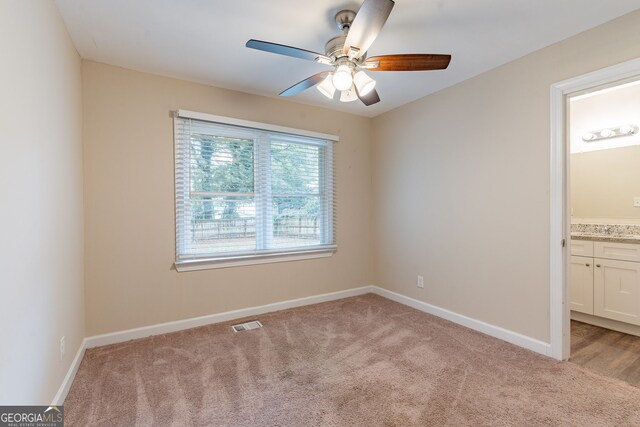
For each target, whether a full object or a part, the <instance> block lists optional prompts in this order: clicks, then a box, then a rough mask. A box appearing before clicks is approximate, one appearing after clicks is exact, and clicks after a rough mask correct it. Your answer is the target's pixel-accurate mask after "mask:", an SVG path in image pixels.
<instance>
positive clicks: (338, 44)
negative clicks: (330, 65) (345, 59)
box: [324, 34, 347, 58]
mask: <svg viewBox="0 0 640 427" xmlns="http://www.w3.org/2000/svg"><path fill="white" fill-rule="evenodd" d="M346 40H347V36H346V34H343V35H340V36H337V37H334V38H332V39H331V40H329V41H328V42H327V44H325V45H324V51H325V53H326V55H327V56H328V57H330V58H339V57H340V56H345V55H344V52H343V48H344V42H345V41H346Z"/></svg>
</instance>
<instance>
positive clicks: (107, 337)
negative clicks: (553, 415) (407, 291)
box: [53, 286, 550, 405]
mask: <svg viewBox="0 0 640 427" xmlns="http://www.w3.org/2000/svg"><path fill="white" fill-rule="evenodd" d="M366 293H374V294H377V295H380V296H382V297H384V298H387V299H390V300H392V301H395V302H398V303H400V304H404V305H406V306H409V307H412V308H415V309H417V310H420V311H423V312H425V313H429V314H432V315H434V316H438V317H441V318H443V319H446V320H449V321H451V322H453V323H457V324H459V325H462V326H465V327H467V328H470V329H474V330H476V331H478V332H482V333H484V334H487V335H490V336H492V337H495V338H498V339H501V340H503V341H506V342H509V343H511V344H515V345H517V346H520V347H524V348H526V349H529V350H532V351H535V352H537V353H541V354H544V355H549V354H550V345H549V343H546V342H542V341H539V340H536V339H534V338H531V337H528V336H526V335H522V334H519V333H517V332H513V331H510V330H508V329H504V328H501V327H499V326H494V325H491V324H489V323H485V322H482V321H480V320H476V319H472V318H470V317H467V316H463V315H462V314H458V313H454V312H453V311H449V310H446V309H444V308H440V307H436V306H434V305H431V304H427V303H426V302H422V301H419V300H417V299H414V298H410V297H407V296H404V295H401V294H398V293H396V292H392V291H389V290H387V289H383V288H380V287H378V286H363V287H360V288H353V289H347V290H344V291H338V292H331V293H327V294H320V295H314V296H310V297H305V298H298V299H293V300H288V301H281V302H276V303H273V304H267V305H261V306H258V307H249V308H243V309H239V310H233V311H227V312H224V313H217V314H211V315H207V316H201V317H194V318H191V319H184V320H176V321H173V322H166V323H160V324H157V325H150V326H143V327H141V328H135V329H127V330H124V331H118V332H112V333H108V334H102V335H95V336H92V337H88V338H85V339H84V340H83V341H82V344H81V345H80V348H79V349H78V352H77V353H76V356H75V358H74V359H73V362H72V364H71V367H70V368H69V371H68V372H67V375H66V376H65V378H64V380H63V382H62V385H61V386H60V389H59V390H58V393H56V396H55V397H54V399H53V404H54V405H62V404H63V403H64V400H65V398H66V397H67V393H68V392H69V389H70V388H71V384H72V383H73V379H74V377H75V375H76V372H78V368H79V367H80V362H81V361H82V357H83V356H84V352H85V350H86V349H87V348H92V347H99V346H103V345H108V344H116V343H120V342H125V341H129V340H133V339H138V338H144V337H148V336H152V335H160V334H166V333H169V332H177V331H182V330H185V329H190V328H196V327H198V326H206V325H211V324H214V323H221V322H226V321H229V320H234V319H239V318H242V317H249V316H257V315H260V314H264V313H270V312H273V311H279V310H286V309H288V308H294V307H301V306H305V305H311V304H318V303H321V302H327V301H333V300H338V299H342V298H347V297H353V296H357V295H364V294H366Z"/></svg>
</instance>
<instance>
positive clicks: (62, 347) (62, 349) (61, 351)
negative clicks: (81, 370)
mask: <svg viewBox="0 0 640 427" xmlns="http://www.w3.org/2000/svg"><path fill="white" fill-rule="evenodd" d="M64 351H65V348H64V336H63V337H62V338H60V361H61V362H62V360H63V359H64Z"/></svg>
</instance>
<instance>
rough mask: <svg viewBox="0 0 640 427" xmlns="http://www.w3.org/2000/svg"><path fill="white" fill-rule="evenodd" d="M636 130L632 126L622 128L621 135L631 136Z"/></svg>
mask: <svg viewBox="0 0 640 427" xmlns="http://www.w3.org/2000/svg"><path fill="white" fill-rule="evenodd" d="M634 130H635V128H634V127H633V126H631V125H624V126H620V133H621V134H623V135H631V134H633V131H634Z"/></svg>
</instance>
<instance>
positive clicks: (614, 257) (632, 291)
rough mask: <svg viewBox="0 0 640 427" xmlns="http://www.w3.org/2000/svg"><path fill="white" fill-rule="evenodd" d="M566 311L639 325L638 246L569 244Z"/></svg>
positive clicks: (639, 282)
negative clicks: (569, 279) (569, 280)
mask: <svg viewBox="0 0 640 427" xmlns="http://www.w3.org/2000/svg"><path fill="white" fill-rule="evenodd" d="M569 301H570V308H571V310H573V311H577V312H580V313H585V314H590V315H594V316H599V317H603V318H606V319H613V320H617V321H619V322H625V323H630V324H633V325H639V326H640V244H634V243H617V242H601V241H596V242H594V241H589V240H572V241H571V283H570V287H569Z"/></svg>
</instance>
